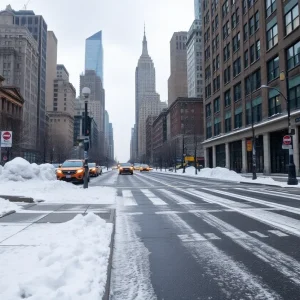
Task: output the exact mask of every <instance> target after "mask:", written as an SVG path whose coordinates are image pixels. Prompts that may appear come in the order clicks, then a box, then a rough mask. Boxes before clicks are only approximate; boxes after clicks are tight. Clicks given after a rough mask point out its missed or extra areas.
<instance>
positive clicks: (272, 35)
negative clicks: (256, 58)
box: [267, 24, 278, 50]
mask: <svg viewBox="0 0 300 300" xmlns="http://www.w3.org/2000/svg"><path fill="white" fill-rule="evenodd" d="M277 44H278V26H277V24H275V25H274V26H273V27H272V28H270V29H269V30H268V31H267V50H269V49H271V48H272V47H274V46H275V45H277Z"/></svg>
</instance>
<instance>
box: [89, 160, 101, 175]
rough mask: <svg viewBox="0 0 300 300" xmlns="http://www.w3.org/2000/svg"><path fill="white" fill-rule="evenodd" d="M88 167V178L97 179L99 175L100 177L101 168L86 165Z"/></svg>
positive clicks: (93, 164) (94, 165)
mask: <svg viewBox="0 0 300 300" xmlns="http://www.w3.org/2000/svg"><path fill="white" fill-rule="evenodd" d="M88 166H89V170H90V176H94V177H98V176H99V175H102V168H101V167H100V166H97V165H96V163H88Z"/></svg>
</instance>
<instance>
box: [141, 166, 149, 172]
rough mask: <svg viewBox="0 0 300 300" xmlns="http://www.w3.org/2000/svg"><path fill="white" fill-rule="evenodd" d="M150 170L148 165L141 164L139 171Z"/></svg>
mask: <svg viewBox="0 0 300 300" xmlns="http://www.w3.org/2000/svg"><path fill="white" fill-rule="evenodd" d="M143 171H150V167H149V166H148V165H141V167H140V172H143Z"/></svg>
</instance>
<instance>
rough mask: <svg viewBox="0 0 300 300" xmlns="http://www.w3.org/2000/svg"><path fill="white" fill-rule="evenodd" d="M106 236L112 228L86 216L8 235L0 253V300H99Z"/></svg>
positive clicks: (103, 280)
mask: <svg viewBox="0 0 300 300" xmlns="http://www.w3.org/2000/svg"><path fill="white" fill-rule="evenodd" d="M111 233H112V224H107V223H106V222H105V221H104V220H103V219H101V218H100V217H98V216H96V215H95V214H93V213H89V214H88V215H86V216H82V215H77V216H76V217H75V218H74V219H73V220H71V221H69V222H66V223H61V224H40V225H32V226H29V227H28V228H26V229H25V230H23V231H22V232H20V233H18V234H17V235H14V236H12V237H11V238H9V239H7V240H6V241H5V242H2V243H1V244H3V243H5V244H6V245H9V246H7V247H1V248H0V265H1V268H0V299H6V300H18V299H20V300H21V299H24V298H26V299H27V298H29V299H32V300H40V299H43V300H52V299H61V300H62V299H74V300H75V299H89V300H98V299H102V296H103V294H104V290H105V284H106V278H107V266H108V259H109V254H110V248H109V244H110V239H111ZM1 244H0V245H1ZM20 244H23V245H27V246H26V247H20V246H19V245H20ZM14 245H15V246H14Z"/></svg>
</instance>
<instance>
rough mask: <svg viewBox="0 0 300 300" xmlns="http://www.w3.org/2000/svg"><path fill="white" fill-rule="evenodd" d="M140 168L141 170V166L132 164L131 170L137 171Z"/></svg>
mask: <svg viewBox="0 0 300 300" xmlns="http://www.w3.org/2000/svg"><path fill="white" fill-rule="evenodd" d="M140 168H141V164H138V163H134V164H133V169H134V170H135V171H138V170H139V169H140Z"/></svg>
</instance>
